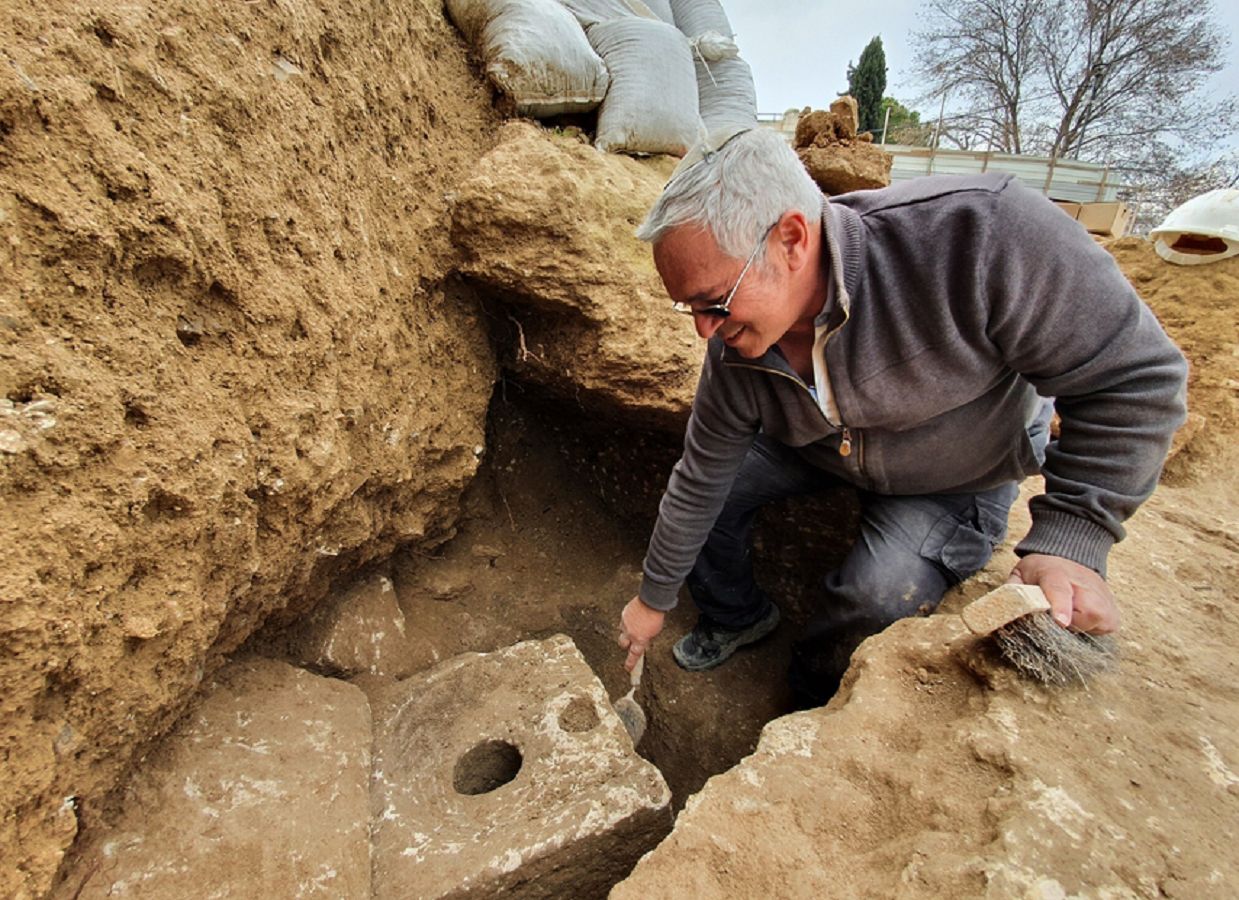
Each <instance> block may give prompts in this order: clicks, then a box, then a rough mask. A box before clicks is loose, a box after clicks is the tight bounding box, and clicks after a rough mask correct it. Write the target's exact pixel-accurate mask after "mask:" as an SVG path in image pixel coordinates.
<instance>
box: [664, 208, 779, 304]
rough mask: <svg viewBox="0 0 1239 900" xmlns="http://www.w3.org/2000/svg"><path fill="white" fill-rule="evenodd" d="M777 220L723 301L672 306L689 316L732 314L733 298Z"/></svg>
mask: <svg viewBox="0 0 1239 900" xmlns="http://www.w3.org/2000/svg"><path fill="white" fill-rule="evenodd" d="M778 224H779V223H778V222H775V223H774V225H771V226H770V227H769V228H767V229H766V230H765V231H763V232H762V233H761V238H760V239H759V240H758V241H757V246H756V247H754V248H753V252H752V253H750V254H749V258H748V261H747V262H746V263H745V264H744V268H743V269H741V270H740V277H739V278H737V279H736V283H735V284H733V285H732V286H731V290H730V291H728V292H727V296H726V297H724V298H723V301H722V302H721V303H711V304H709V305H708V306H693V305H692V304H691V303H684V302H681V301H676V302H675V303H672V304H671V308H672V309H674V310H675V311H676V312H678V313H684V314H685V315H688V316H696V315H702V316H716V317H717V318H720V319H725V318H727V317H728V316H730V315H731V299H732V298H733V297H735V296H736V291H738V290H739V289H740V282H742V281H744V276H745V275H747V274H748V271H749V269H750V268H751V267H752V265H753V262H754V261H755V260H756V259H757V254H758V253H760V252H761V250H762V248H763V247H765V246H766V238H768V237H770V232H772V231H774V226H775V225H778Z"/></svg>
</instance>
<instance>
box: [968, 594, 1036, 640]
mask: <svg viewBox="0 0 1239 900" xmlns="http://www.w3.org/2000/svg"><path fill="white" fill-rule="evenodd" d="M1049 608H1050V602H1049V601H1048V600H1046V599H1045V593H1044V592H1043V591H1042V590H1041V588H1039V587H1037V586H1036V585H1035V584H1004V585H1003V586H1002V587H1000V588H997V589H996V590H992V591H990V592H989V593H988V594H986V595H985V596H984V597H981V598H980V599H978V600H973V601H972V602H971V603H969V604H968V605H967V606H965V607H964V610H963V612H961V613H960V616H961V617H962V618H963V620H964V624H965V625H967V626H968V630H969V631H971V632H972V633H973V634H993V633H994V632H995V631H997V630H998V629H999V628H1001V627H1002V626H1003V625H1009V624H1010V623H1012V622H1014V621H1015V620H1016V619H1018V618H1020V616H1026V615H1028V614H1029V613H1035V612H1044V611H1045V610H1047V609H1049Z"/></svg>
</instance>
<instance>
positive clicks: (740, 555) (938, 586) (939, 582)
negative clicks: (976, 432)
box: [687, 435, 1019, 707]
mask: <svg viewBox="0 0 1239 900" xmlns="http://www.w3.org/2000/svg"><path fill="white" fill-rule="evenodd" d="M839 483H840V482H839V481H838V479H836V478H835V477H834V476H832V475H829V474H828V473H826V472H824V471H822V470H821V469H818V468H816V467H814V466H812V465H810V464H809V463H807V462H805V461H804V460H803V459H802V458H801V457H800V455H799V454H797V453H796V451H795V450H793V449H791V448H790V447H787V446H785V445H783V444H780V443H778V442H777V441H774V440H771V439H769V438H767V437H766V436H765V435H759V436H758V438H757V441H756V442H755V443H754V444H753V447H752V449H750V450H749V454H748V456H747V457H746V459H745V461H744V465H743V466H742V467H741V468H740V472H739V474H738V475H737V476H736V481H735V484H734V485H733V486H732V489H731V494H730V495H729V496H728V498H727V503H726V504H725V505H724V507H723V511H722V512H721V513H720V514H719V517H718V520H717V521H716V522H715V524H714V529H713V530H712V531H711V532H710V536H709V538H708V539H707V540H706V544H705V546H704V547H703V548H702V550H701V554H700V555H699V556H698V558H697V562H696V564H695V565H694V566H693V570H692V572H691V573H690V575H689V577H688V580H687V584H688V590H689V593H690V594H691V595H692V598H693V601H694V602H695V603H696V605H697V608H698V609H699V610H700V612H701V613H702V614H703V615H705V616H708V617H709V618H710V619H711V620H713V621H714V622H717V623H718V624H719V625H722V626H723V627H724V628H732V629H739V628H744V627H746V626H748V625H751V624H752V623H753V622H755V621H757V620H758V619H760V618H761V617H762V616H763V615H765V613H766V612H767V610H768V609H769V606H770V600H769V599H768V598H767V597H766V595H765V594H764V593H763V592H762V590H761V589H760V588H759V587H758V586H757V584H756V583H755V582H754V580H753V564H752V556H751V554H752V551H751V547H750V542H749V532H750V530H751V528H752V525H753V519H754V517H755V516H756V514H757V510H758V509H760V508H761V507H762V506H764V505H766V504H767V503H771V502H773V501H775V500H780V499H782V498H784V497H790V496H794V495H798V494H806V493H811V492H815V491H820V490H822V489H824V488H827V487H831V486H836V485H838V484H839ZM1018 493H1019V485H1018V484H1017V483H1015V482H1010V483H1008V484H1004V485H1002V486H1000V487H997V488H993V489H992V490H988V491H984V492H982V493H979V494H927V495H922V496H914V497H890V496H883V495H880V494H873V493H869V492H867V491H860V492H859V495H860V503H861V523H860V534H859V535H858V536H857V538H856V543H855V544H854V545H853V546H852V550H851V552H850V553H849V554H848V556H847V558H846V560H844V563H843V565H842V566H840V567H839V568H838V569H837V570H835V571H833V572H831V573H830V574H828V575H827V576H826V579H825V582H824V584H823V585H822V593H821V599H820V602H819V604H818V611H817V613H816V614H815V616H814V618H813V619H812V621H811V622H810V624H809V626H808V628H807V629H806V630H805V632H804V633H803V634H802V635H801V637H800V639H799V640H798V641H797V643H796V644H795V646H794V648H793V651H792V660H791V666H790V671H789V679H790V682H791V686H792V691H793V694H794V696H795V701H796V704H797V705H798V706H801V707H809V706H817V705H820V704H822V703H825V702H826V701H827V700H829V699H830V697H831V695H832V694H833V693H834V692H835V690H836V689H837V688H838V686H839V680H840V679H841V678H842V677H843V673H844V672H845V671H846V669H847V666H848V661H849V660H850V659H851V656H852V651H853V650H855V649H856V647H857V646H858V645H859V644H860V642H861V641H863V640H864V639H865V638H866V637H868V636H870V635H872V634H876V633H877V632H879V631H881V630H882V629H883V628H885V627H886V626H887V625H889V624H891V623H892V622H894V621H895V620H896V619H901V618H904V617H906V616H911V615H917V614H928V613H929V612H932V611H933V610H934V609H936V608H937V606H938V604H939V602H941V600H942V595H943V594H944V593H945V592H946V590H947V588H949V587H951V586H952V585H955V584H958V583H959V582H960V581H962V580H963V579H965V578H967V577H968V576H969V575H971V574H972V573H974V572H976V571H977V570H978V569H980V568H981V567H983V566H984V565H985V564H986V563H987V562H988V561H989V558H990V556H991V555H992V553H993V551H994V547H996V546H997V545H998V544H1000V543H1001V542H1002V540H1003V538H1004V537H1005V536H1006V531H1007V515H1008V513H1009V512H1010V509H1011V504H1012V503H1013V502H1014V501H1015V498H1016V496H1017V495H1018Z"/></svg>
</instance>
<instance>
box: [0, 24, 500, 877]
mask: <svg viewBox="0 0 1239 900" xmlns="http://www.w3.org/2000/svg"><path fill="white" fill-rule="evenodd" d="M0 43H3V45H4V46H5V47H6V63H5V64H4V65H2V66H0V285H2V290H0V507H2V508H3V510H4V513H3V517H2V518H0V529H2V532H0V533H2V538H0V542H2V543H3V546H4V547H5V564H4V566H2V567H0V598H2V608H0V683H3V685H4V693H3V702H2V704H0V747H2V748H3V757H4V760H5V777H4V778H3V780H2V784H0V811H2V813H3V815H2V817H0V853H2V855H3V859H4V865H3V866H2V867H0V895H3V896H14V897H25V896H37V895H40V894H42V893H43V892H44V891H45V890H46V889H47V887H48V885H49V884H50V883H51V879H52V875H53V873H54V872H55V871H56V868H57V866H58V865H59V863H60V859H61V856H62V854H63V852H64V850H65V849H66V848H67V847H68V846H69V845H70V844H71V842H72V841H73V839H74V835H75V834H76V832H77V831H78V829H79V827H81V826H82V825H89V823H90V822H91V821H93V820H94V819H95V818H96V817H97V815H99V814H100V812H101V808H100V804H101V803H103V801H104V799H105V797H106V796H107V794H108V791H109V790H110V789H111V788H112V787H113V786H114V785H115V784H116V783H117V781H118V779H119V778H120V776H121V775H122V774H123V773H124V772H126V771H127V770H128V768H129V767H130V765H131V763H132V761H133V760H134V759H135V758H136V756H137V755H138V754H140V753H142V752H143V747H144V746H145V745H146V744H147V742H149V741H150V740H151V739H152V738H154V737H156V736H157V735H159V734H161V733H162V732H164V731H165V730H166V729H167V728H168V726H169V725H170V724H171V723H172V722H173V721H175V719H176V718H177V716H179V715H180V714H181V712H183V711H184V709H185V704H186V701H187V700H188V699H189V698H190V697H191V696H192V694H193V692H194V690H195V688H196V686H197V685H198V684H199V683H200V682H201V681H202V680H203V679H204V678H206V677H208V676H209V675H210V673H211V672H212V671H213V670H214V669H215V668H216V667H217V666H218V665H219V663H220V662H221V661H222V659H223V657H224V655H225V654H227V653H228V652H229V651H230V650H232V649H233V648H235V647H236V646H237V645H238V644H239V643H240V642H242V641H243V640H244V639H245V638H247V637H248V636H249V634H250V633H251V632H252V631H253V630H254V628H255V627H257V626H258V625H259V624H260V623H261V622H263V621H264V620H266V619H268V618H269V617H270V616H271V615H272V614H274V613H277V612H286V613H287V614H289V615H290V616H291V615H295V614H297V613H298V612H299V611H301V610H305V609H307V608H310V607H311V606H313V604H314V603H315V602H316V601H317V600H318V599H320V598H322V597H323V596H324V595H325V594H326V592H327V589H328V588H329V586H330V583H331V580H332V577H333V576H334V575H335V574H337V573H341V572H349V571H352V570H354V569H356V568H357V567H358V566H359V565H361V564H364V563H365V562H367V561H368V560H373V559H377V558H383V557H386V556H387V555H389V554H390V553H391V551H392V550H393V548H395V547H396V546H398V545H404V544H410V543H411V544H413V545H420V546H425V547H433V546H434V545H436V544H437V543H440V542H442V541H443V540H444V539H445V538H446V537H447V536H449V535H450V534H451V533H452V529H453V523H454V522H455V520H456V517H457V514H458V498H459V495H460V491H461V490H462V489H463V487H464V486H465V485H466V484H467V483H468V482H469V480H470V479H471V477H472V476H473V474H474V472H475V471H476V469H477V466H478V457H479V454H480V452H481V448H482V447H483V445H484V443H485V438H484V423H485V415H486V408H487V404H488V402H489V399H490V395H491V391H492V386H493V383H494V379H495V375H496V364H495V357H494V353H493V351H492V349H491V347H490V343H489V341H488V339H487V336H486V328H485V327H484V326H483V325H482V316H483V314H482V310H481V307H480V305H479V303H478V302H477V300H476V298H475V297H474V296H473V295H472V294H471V292H470V291H469V290H468V289H466V288H464V287H462V286H461V284H460V283H459V282H458V281H457V280H456V279H455V278H453V277H452V276H451V272H452V269H453V265H454V260H455V250H454V249H453V246H452V243H451V241H450V237H449V234H448V229H447V227H446V221H447V218H446V212H447V208H448V202H449V198H448V196H447V194H448V193H449V191H450V189H451V187H452V186H454V185H455V184H456V183H457V182H459V181H460V179H461V178H462V177H463V176H464V175H465V174H466V173H467V172H468V171H469V169H470V167H472V166H473V164H474V163H475V162H476V160H477V159H478V158H479V157H480V156H481V155H482V154H483V152H485V150H486V149H487V148H488V146H489V144H490V143H491V142H492V141H493V131H494V128H495V118H494V115H493V113H492V111H491V98H490V96H489V92H488V91H487V90H486V89H485V88H484V87H483V83H482V82H481V80H480V79H479V78H478V77H477V75H476V72H475V71H474V70H473V69H472V68H471V66H470V64H469V61H468V59H467V57H466V54H465V51H464V49H463V46H462V44H461V41H460V39H459V37H458V36H457V35H456V33H455V32H454V31H453V30H452V29H451V27H450V26H449V25H448V24H447V23H446V22H445V21H444V19H443V16H442V13H441V10H440V9H439V6H438V4H437V3H421V2H414V3H411V4H404V5H401V6H399V8H395V7H391V8H389V7H386V6H374V7H365V8H358V7H357V6H356V5H353V4H343V3H332V2H327V3H314V4H310V3H304V2H300V0H291V2H284V0H280V2H269V3H267V2H264V3H237V4H226V5H222V6H221V5H219V4H214V3H206V2H198V0H181V2H174V3H163V4H147V3H142V4H130V5H116V4H104V5H102V6H96V7H87V6H83V5H81V4H77V3H70V2H65V0H51V2H48V3H40V4H25V5H19V6H16V7H12V8H10V9H8V10H6V15H5V16H4V17H3V21H0Z"/></svg>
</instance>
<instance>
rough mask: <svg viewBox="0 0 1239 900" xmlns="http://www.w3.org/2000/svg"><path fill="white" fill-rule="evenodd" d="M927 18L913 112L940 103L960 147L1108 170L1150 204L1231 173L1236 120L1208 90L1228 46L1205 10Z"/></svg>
mask: <svg viewBox="0 0 1239 900" xmlns="http://www.w3.org/2000/svg"><path fill="white" fill-rule="evenodd" d="M923 15H924V20H925V22H926V25H925V28H924V29H923V30H921V31H919V32H917V33H916V38H917V39H918V40H919V42H920V43H919V49H918V51H917V54H916V66H917V68H918V70H919V73H920V76H921V79H922V81H923V83H924V84H925V85H926V86H927V87H928V91H927V92H926V94H925V95H923V96H922V97H921V98H919V102H921V103H927V102H932V101H930V100H929V98H931V97H932V98H946V102H947V103H948V108H949V111H950V115H949V116H948V117H946V121H945V122H944V126H943V128H942V133H943V134H944V136H945V137H946V138H947V139H948V140H950V142H951V143H953V144H955V145H956V146H961V147H966V146H976V145H977V142H978V140H979V141H981V142H984V143H985V144H986V145H987V146H989V147H992V148H994V149H998V150H1002V151H1005V152H1009V153H1032V154H1037V155H1044V156H1050V157H1055V158H1061V157H1070V158H1077V159H1083V160H1086V161H1090V162H1097V163H1101V164H1105V165H1109V166H1110V167H1111V168H1112V170H1113V171H1114V172H1115V173H1116V175H1117V176H1118V177H1119V178H1120V179H1122V180H1125V181H1126V182H1127V183H1128V184H1129V185H1130V186H1131V187H1132V189H1133V192H1134V193H1135V194H1137V195H1139V194H1140V193H1141V192H1143V193H1145V194H1147V195H1148V196H1149V197H1150V198H1151V197H1154V196H1159V197H1162V198H1165V197H1168V196H1170V195H1171V194H1175V193H1177V191H1176V190H1171V189H1165V190H1163V189H1161V188H1158V187H1157V185H1158V184H1159V183H1160V182H1167V183H1169V182H1171V181H1173V182H1175V183H1176V184H1178V185H1180V186H1181V185H1183V184H1186V183H1189V182H1191V181H1192V179H1191V178H1186V177H1185V176H1184V173H1185V172H1189V173H1190V172H1191V171H1192V170H1197V171H1200V172H1202V173H1209V177H1214V175H1217V173H1219V172H1222V171H1223V169H1222V168H1219V167H1218V166H1216V165H1214V162H1215V161H1216V160H1217V159H1218V157H1219V155H1220V148H1221V146H1222V144H1223V142H1224V141H1225V140H1227V139H1228V138H1229V137H1230V136H1231V135H1232V134H1233V133H1234V132H1235V131H1236V130H1237V128H1239V110H1237V106H1236V100H1235V97H1234V95H1233V94H1232V95H1229V96H1226V97H1223V98H1221V99H1220V100H1209V99H1208V97H1207V96H1206V92H1205V91H1204V90H1203V88H1204V85H1205V83H1206V82H1207V80H1208V78H1209V76H1211V75H1213V74H1215V73H1217V72H1218V71H1220V70H1221V69H1222V68H1223V67H1224V66H1225V63H1226V50H1227V46H1228V43H1229V42H1228V40H1227V38H1226V36H1224V35H1223V34H1222V33H1221V32H1220V31H1219V29H1218V27H1217V25H1216V22H1217V16H1216V13H1215V12H1214V10H1213V6H1212V3H1211V2H1209V0H1199V2H1196V3H1192V4H1185V5H1180V6H1175V7H1173V8H1172V7H1168V6H1166V4H1165V3H1164V2H1153V0H926V3H925V6H924V8H923ZM1172 163H1173V164H1172ZM1217 177H1221V176H1220V175H1217ZM1215 180H1216V179H1215ZM1133 199H1136V200H1139V199H1142V198H1141V197H1140V196H1136V197H1133ZM1164 202H1165V201H1164V200H1162V201H1158V202H1157V203H1156V204H1155V205H1156V206H1162V205H1164Z"/></svg>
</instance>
